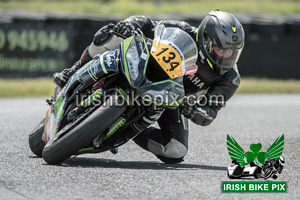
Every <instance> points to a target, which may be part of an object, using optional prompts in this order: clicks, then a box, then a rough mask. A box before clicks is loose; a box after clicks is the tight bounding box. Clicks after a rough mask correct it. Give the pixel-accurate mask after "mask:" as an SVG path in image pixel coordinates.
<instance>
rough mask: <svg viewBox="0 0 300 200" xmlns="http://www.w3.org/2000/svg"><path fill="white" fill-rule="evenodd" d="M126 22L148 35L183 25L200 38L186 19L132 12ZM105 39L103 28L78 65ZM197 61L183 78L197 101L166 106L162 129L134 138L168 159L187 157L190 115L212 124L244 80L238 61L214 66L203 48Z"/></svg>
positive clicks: (160, 121)
mask: <svg viewBox="0 0 300 200" xmlns="http://www.w3.org/2000/svg"><path fill="white" fill-rule="evenodd" d="M123 22H126V23H127V24H129V25H130V26H133V27H134V29H137V28H139V29H140V30H141V31H142V32H143V33H144V35H145V36H146V37H148V38H153V37H154V32H153V28H154V26H155V25H156V24H164V25H165V26H166V27H179V28H181V29H183V30H184V31H186V32H187V33H188V34H189V35H190V36H191V37H192V38H193V39H194V40H195V41H196V34H197V28H195V27H192V26H191V25H189V24H188V23H186V22H183V21H174V20H167V21H152V20H151V19H149V18H146V17H144V16H131V17H129V18H127V19H125V20H124V21H123ZM104 41H105V33H103V32H101V29H100V30H99V31H98V32H97V33H96V34H95V37H94V41H93V43H92V44H91V45H90V46H89V47H88V48H87V49H86V50H85V51H84V53H83V55H82V57H81V59H80V61H79V62H77V65H78V63H79V65H81V66H82V64H84V63H86V62H87V61H88V60H90V59H91V58H92V57H93V56H94V54H95V52H96V50H95V49H97V46H101V44H103V42H104ZM93 52H94V53H93ZM86 60H87V61H86ZM77 65H75V66H77ZM197 65H198V71H197V73H196V74H194V75H189V76H186V77H184V82H183V84H184V89H185V92H186V96H188V97H189V96H190V97H191V96H192V97H193V99H195V101H196V103H197V104H192V105H190V104H188V103H187V102H186V101H184V102H183V103H182V105H181V106H180V107H179V108H177V109H166V110H165V111H164V112H163V114H162V115H161V116H160V118H159V119H158V121H157V122H158V125H159V127H160V129H159V128H154V127H149V128H146V129H145V130H144V131H143V132H141V133H139V134H138V136H136V137H135V138H134V139H133V140H134V142H135V143H136V144H138V145H139V146H140V147H142V148H143V149H145V150H147V151H150V152H152V153H153V154H154V155H156V156H157V157H158V158H159V159H160V160H161V161H163V162H165V163H179V162H182V161H183V157H184V156H185V155H186V153H187V151H188V119H190V120H191V121H192V122H194V123H196V124H198V125H201V126H207V125H209V124H211V123H212V121H213V120H214V119H215V118H216V116H217V113H218V111H219V110H220V109H221V108H222V107H224V106H225V103H226V101H228V100H229V99H230V98H231V97H232V96H233V95H234V93H235V92H236V90H237V88H238V87H239V84H240V75H239V73H238V70H237V66H236V65H235V66H234V67H232V68H231V69H230V70H227V71H219V70H218V69H215V68H214V69H212V68H211V67H210V66H209V64H208V63H207V62H206V61H204V56H203V54H202V52H201V51H199V56H198V60H197ZM73 68H74V67H73ZM75 68H76V67H75ZM201 102H206V103H201Z"/></svg>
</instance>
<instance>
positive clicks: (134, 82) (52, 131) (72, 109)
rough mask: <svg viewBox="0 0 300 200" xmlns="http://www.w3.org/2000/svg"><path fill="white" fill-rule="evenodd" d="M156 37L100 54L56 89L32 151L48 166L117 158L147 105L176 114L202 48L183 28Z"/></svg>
mask: <svg viewBox="0 0 300 200" xmlns="http://www.w3.org/2000/svg"><path fill="white" fill-rule="evenodd" d="M108 31H109V34H110V35H112V36H113V37H117V38H119V39H120V37H121V36H120V35H118V34H117V33H115V32H114V31H113V30H112V29H110V30H108ZM154 36H155V37H154V39H149V38H146V37H144V35H143V34H142V32H141V31H136V32H135V34H134V35H133V36H131V37H129V38H126V39H125V38H123V39H122V40H120V41H121V43H120V44H119V48H117V49H110V51H107V52H104V53H102V54H97V55H96V56H95V57H94V58H93V60H91V61H90V62H88V63H87V64H85V65H84V66H83V67H81V68H80V69H79V70H78V71H77V72H76V73H75V74H74V75H73V76H72V77H71V78H70V79H69V81H68V82H67V84H66V85H65V86H64V87H63V88H60V87H59V86H56V88H55V91H54V96H52V98H51V99H50V100H47V102H48V104H49V109H48V110H47V112H46V118H45V119H43V120H42V121H41V122H40V123H39V124H38V126H37V127H36V128H35V129H34V130H33V131H32V132H31V134H30V135H29V146H30V149H31V151H32V152H33V153H34V154H35V155H37V156H39V157H43V159H44V160H45V161H46V162H47V163H48V164H59V163H61V162H62V161H64V160H65V159H67V158H69V157H70V156H72V155H79V154H85V153H100V152H104V151H108V150H111V151H112V152H114V153H116V152H115V151H114V150H115V149H116V148H117V147H119V146H121V145H123V144H125V143H126V142H127V141H128V140H130V139H132V138H134V137H135V136H136V135H137V134H138V133H137V134H126V132H124V129H125V128H126V127H127V126H129V125H134V123H135V122H137V121H138V120H139V119H141V118H142V116H143V114H144V113H145V107H144V106H143V104H144V103H149V105H151V106H158V107H160V109H166V108H167V109H172V108H176V107H177V106H178V105H179V104H180V103H181V101H182V100H183V97H184V87H183V83H182V81H183V76H184V75H191V74H194V73H195V72H196V71H197V68H198V67H197V66H196V64H195V63H196V60H197V54H198V50H197V46H196V44H195V42H194V40H193V39H192V38H191V36H190V35H188V34H187V33H186V32H184V31H183V30H181V29H179V28H171V27H165V26H164V25H157V26H156V27H155V30H154Z"/></svg>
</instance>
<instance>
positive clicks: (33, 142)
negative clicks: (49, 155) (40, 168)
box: [28, 118, 45, 157]
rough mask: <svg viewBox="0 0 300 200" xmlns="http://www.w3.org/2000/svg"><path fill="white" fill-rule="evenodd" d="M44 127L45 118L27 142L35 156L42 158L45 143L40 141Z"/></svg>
mask: <svg viewBox="0 0 300 200" xmlns="http://www.w3.org/2000/svg"><path fill="white" fill-rule="evenodd" d="M44 127H45V118H44V119H43V120H42V121H41V122H40V123H39V124H38V125H37V127H36V128H35V129H34V130H33V131H32V132H31V133H30V134H29V137H28V140H29V141H28V142H29V147H30V149H31V151H32V153H34V154H35V155H37V156H38V157H42V152H43V148H44V146H45V143H44V142H43V140H42V136H43V132H44Z"/></svg>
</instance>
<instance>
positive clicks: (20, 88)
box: [0, 78, 300, 97]
mask: <svg viewBox="0 0 300 200" xmlns="http://www.w3.org/2000/svg"><path fill="white" fill-rule="evenodd" d="M54 87H55V85H54V83H53V80H52V79H51V78H45V79H42V78H40V79H25V80H24V79H21V80H19V79H13V80H12V79H0V97H31V96H33V97H34V96H50V94H53V91H54ZM237 93H238V94H276V93H283V94H292V93H299V94H300V81H299V80H270V79H257V78H243V79H242V82H241V86H240V87H239V89H238V91H237Z"/></svg>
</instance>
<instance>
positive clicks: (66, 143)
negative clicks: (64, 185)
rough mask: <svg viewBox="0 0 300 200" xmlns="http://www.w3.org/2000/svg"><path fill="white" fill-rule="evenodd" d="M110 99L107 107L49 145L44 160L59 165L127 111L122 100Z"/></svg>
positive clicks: (45, 149) (44, 152)
mask: <svg viewBox="0 0 300 200" xmlns="http://www.w3.org/2000/svg"><path fill="white" fill-rule="evenodd" d="M109 99H111V101H110V102H109V103H108V102H106V103H104V105H106V106H101V107H99V108H98V109H97V110H95V111H94V112H93V113H92V114H91V115H89V116H88V117H87V118H86V119H84V120H83V121H82V122H81V123H80V124H78V125H77V126H76V127H74V128H73V129H71V130H70V131H69V132H67V133H66V134H65V135H63V136H61V138H57V139H56V140H54V142H53V143H51V144H50V143H49V144H47V145H46V146H45V147H44V149H43V154H42V155H43V159H44V160H45V161H46V162H47V163H48V164H52V165H55V164H59V163H60V162H62V161H63V160H65V159H67V158H69V157H70V156H72V155H74V154H76V153H77V152H78V151H79V150H80V149H82V148H83V147H84V146H86V145H87V144H89V143H90V142H91V141H93V139H95V138H96V137H97V136H98V135H100V134H102V133H103V132H104V131H105V130H106V129H107V128H108V127H109V126H110V125H111V124H113V123H114V122H115V121H116V120H117V119H118V118H119V117H120V116H121V115H122V114H123V113H124V112H125V110H126V105H123V106H119V105H120V102H119V101H120V99H118V97H117V96H112V98H109ZM108 101H109V100H108Z"/></svg>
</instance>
